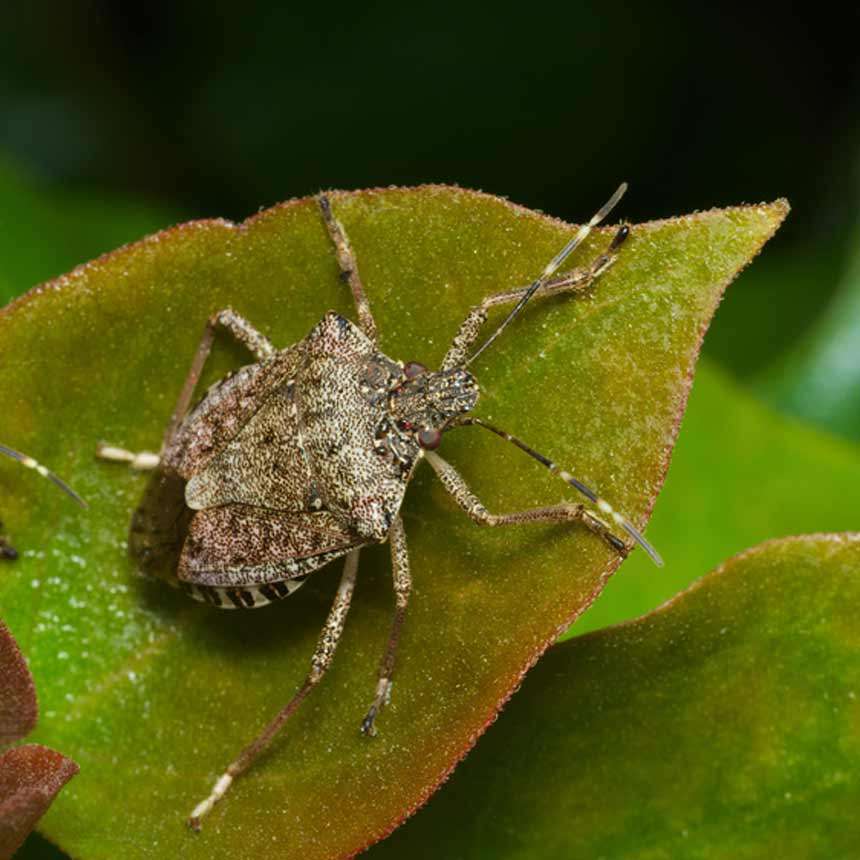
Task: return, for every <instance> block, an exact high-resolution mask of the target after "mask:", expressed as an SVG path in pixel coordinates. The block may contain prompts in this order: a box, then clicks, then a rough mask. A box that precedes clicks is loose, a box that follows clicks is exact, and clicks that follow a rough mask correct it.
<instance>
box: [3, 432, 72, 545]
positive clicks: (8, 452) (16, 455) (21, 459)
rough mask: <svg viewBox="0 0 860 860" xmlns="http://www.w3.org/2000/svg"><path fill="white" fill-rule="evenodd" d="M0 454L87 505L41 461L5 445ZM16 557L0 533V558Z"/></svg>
mask: <svg viewBox="0 0 860 860" xmlns="http://www.w3.org/2000/svg"><path fill="white" fill-rule="evenodd" d="M0 454H3V455H4V456H6V457H9V458H10V459H12V460H15V461H17V462H18V463H20V464H21V465H22V466H25V467H26V468H28V469H32V470H33V471H34V472H38V473H39V474H40V475H41V476H42V477H43V478H47V479H48V480H49V481H50V482H51V483H52V484H55V485H56V486H57V487H59V488H60V489H61V490H62V491H63V492H64V493H65V494H66V495H67V496H70V497H71V498H72V499H74V500H75V501H76V502H77V503H78V504H79V505H80V506H81V507H82V508H85V507H87V503H86V502H85V501H84V500H83V499H82V498H81V497H80V496H79V495H78V494H77V493H76V492H75V491H74V490H73V489H72V488H71V487H70V486H69V485H68V484H67V483H66V482H65V481H62V480H60V478H58V477H57V476H56V475H55V474H54V473H53V472H51V471H50V470H49V469H46V468H45V467H44V466H43V465H42V464H41V463H39V462H37V461H36V460H34V459H33V458H32V457H28V456H27V455H26V454H22V453H21V452H20V451H16V450H15V449H14V448H9V447H7V446H6V445H0ZM2 527H3V526H2V523H0V528H2ZM16 558H18V551H17V550H16V549H15V547H13V546H12V545H11V544H9V543H8V541H7V540H6V538H5V537H4V536H2V535H0V559H5V560H7V561H14V560H15V559H16Z"/></svg>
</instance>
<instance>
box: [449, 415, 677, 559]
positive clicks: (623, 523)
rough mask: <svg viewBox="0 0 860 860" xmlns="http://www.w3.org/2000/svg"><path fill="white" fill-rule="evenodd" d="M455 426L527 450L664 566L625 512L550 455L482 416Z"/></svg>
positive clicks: (465, 420)
mask: <svg viewBox="0 0 860 860" xmlns="http://www.w3.org/2000/svg"><path fill="white" fill-rule="evenodd" d="M454 427H483V428H484V429H485V430H489V431H490V432H491V433H495V434H496V436H501V438H502V439H504V440H505V441H506V442H510V443H511V444H512V445H516V446H517V448H519V449H520V450H521V451H525V452H526V454H528V455H529V457H531V458H532V459H534V460H537V461H538V463H541V464H542V465H544V466H546V467H547V469H549V470H550V472H552V473H553V474H554V475H558V476H559V477H560V478H561V479H562V480H563V481H564V482H565V483H567V484H569V485H570V486H571V487H573V488H574V489H576V490H579V492H580V493H582V495H583V496H585V497H586V498H587V499H588V500H589V501H590V502H592V503H593V504H594V505H595V507H596V508H597V510H599V511H600V512H601V513H602V514H605V515H606V516H608V517H611V518H612V521H613V522H614V523H615V525H617V526H618V527H619V528H621V529H624V531H625V532H627V534H628V535H630V537H632V538H633V540H634V541H636V543H638V544H639V546H641V547H642V549H644V550H645V552H647V553H648V555H649V556H650V557H651V561H653V562H654V564H656V565H657V567H663V559H662V558H661V557H660V553H658V552H657V550H656V549H654V547H653V546H651V544H650V543H648V541H647V540H645V537H644V535H643V534H642V533H641V532H640V531H639V529H637V528H636V526H634V525H633V524H632V523H631V522H630V520H628V519H627V517H625V516H624V515H623V514H620V513H618V511H616V510H615V508H613V507H612V505H610V504H609V502H607V501H606V499H602V498H601V497H600V496H598V495H597V493H595V492H594V490H592V489H591V487H589V486H587V485H586V484H583V483H582V481H580V480H579V479H578V478H574V477H573V475H571V474H570V472H566V471H565V470H564V469H562V468H561V467H559V466H558V465H557V464H556V463H553V461H552V460H550V459H549V458H548V457H544V455H543V454H539V453H538V452H537V451H535V450H534V448H531V447H529V446H528V445H526V443H525V442H523V441H522V440H521V439H517V437H516V436H511V434H510V433H507V432H505V431H504V430H500V429H499V428H498V427H494V426H493V425H492V424H489V423H487V422H486V421H484V420H483V419H481V418H474V417H472V416H470V415H469V416H466V415H464V416H462V417H461V418H457V419H455V420H454V421H453V422H451V424H450V425H449V428H454Z"/></svg>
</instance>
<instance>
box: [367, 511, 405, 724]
mask: <svg viewBox="0 0 860 860" xmlns="http://www.w3.org/2000/svg"><path fill="white" fill-rule="evenodd" d="M388 540H389V542H390V544H391V567H392V572H393V574H394V600H395V604H394V620H393V621H392V622H391V633H390V634H389V636H388V644H387V645H386V646H385V652H384V654H383V655H382V660H381V662H380V664H379V680H378V681H377V684H376V695H375V696H374V698H373V703H372V704H371V706H370V709H369V710H368V712H367V716H366V717H365V718H364V720H363V721H362V723H361V731H362V733H363V734H365V735H369V736H370V737H374V736H375V735H376V726H375V725H374V721H375V720H376V716H377V714H379V712H380V711H381V710H382V708H383V707H384V706H385V705H387V704H388V702H389V699H390V698H391V683H392V682H391V676H392V675H393V674H394V663H395V660H396V658H397V644H398V642H399V641H400V630H401V629H402V627H403V619H404V618H405V617H406V606H407V604H408V603H409V595H410V593H411V592H412V575H411V574H410V572H409V551H408V549H407V548H406V532H405V531H404V529H403V520H402V519H401V518H400V516H397V517H395V519H394V522H393V523H392V525H391V531H390V532H389V533H388Z"/></svg>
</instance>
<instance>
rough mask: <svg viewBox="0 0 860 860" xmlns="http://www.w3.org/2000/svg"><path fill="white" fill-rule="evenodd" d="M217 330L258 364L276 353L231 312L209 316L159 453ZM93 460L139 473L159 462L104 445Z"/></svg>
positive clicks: (182, 413) (181, 412)
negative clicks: (107, 462) (109, 462)
mask: <svg viewBox="0 0 860 860" xmlns="http://www.w3.org/2000/svg"><path fill="white" fill-rule="evenodd" d="M218 326H222V327H223V328H225V329H227V331H229V332H230V334H232V335H233V337H235V338H236V340H238V341H239V343H241V344H242V345H243V346H245V347H247V348H248V350H249V351H250V352H251V353H253V355H254V356H255V357H256V358H257V360H258V361H264V360H265V359H267V358H270V357H271V356H272V355H274V354H275V352H276V350H275V347H274V345H273V344H272V342H271V341H270V340H269V339H268V338H267V337H265V335H262V334H260V332H258V331H257V330H256V329H255V328H254V327H253V326H252V325H251V323H249V322H248V321H247V320H246V319H245V318H244V317H242V316H239V314H237V313H236V312H235V311H234V310H233V309H232V308H225V309H224V310H222V311H218V313H216V314H215V315H214V316H211V317H210V318H209V319H208V320H207V321H206V328H205V329H204V330H203V336H202V337H201V338H200V343H199V344H198V345H197V352H195V353H194V359H193V360H192V362H191V367H190V369H189V371H188V376H186V377H185V383H184V384H183V386H182V390H181V391H180V392H179V398H178V400H177V401H176V407H175V408H174V410H173V415H172V416H171V419H170V423H169V424H168V426H167V431H166V432H165V434H164V441H163V443H162V446H161V450H162V452H163V451H165V450H167V448H168V447H169V446H170V443H171V442H172V441H173V437H174V436H175V435H176V431H177V430H178V429H179V425H180V424H181V423H182V420H183V419H184V418H185V415H186V414H187V412H188V407H189V406H190V405H191V398H192V396H193V395H194V389H195V388H196V387H197V383H198V382H199V380H200V375H201V374H202V373H203V368H204V366H205V365H206V359H207V358H208V357H209V353H210V352H211V351H212V343H213V341H214V340H215V331H216V329H217V328H218ZM96 457H98V458H99V459H101V460H114V461H116V462H120V463H128V465H129V466H130V467H131V468H132V469H138V470H141V471H148V470H150V469H157V468H158V466H159V464H160V462H161V455H160V454H155V453H153V452H152V451H127V450H126V449H125V448H118V447H116V446H114V445H108V444H106V443H104V442H100V443H99V444H98V446H97V448H96Z"/></svg>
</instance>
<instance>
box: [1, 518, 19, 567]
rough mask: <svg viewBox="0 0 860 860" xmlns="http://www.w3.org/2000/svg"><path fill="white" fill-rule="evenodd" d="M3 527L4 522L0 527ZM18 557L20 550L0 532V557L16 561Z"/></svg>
mask: <svg viewBox="0 0 860 860" xmlns="http://www.w3.org/2000/svg"><path fill="white" fill-rule="evenodd" d="M2 528H3V523H0V529H2ZM16 558H18V550H16V549H15V547H14V546H12V544H10V543H8V542H7V540H6V538H5V537H4V536H3V535H2V534H0V559H5V560H6V561H14V560H15V559H16Z"/></svg>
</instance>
